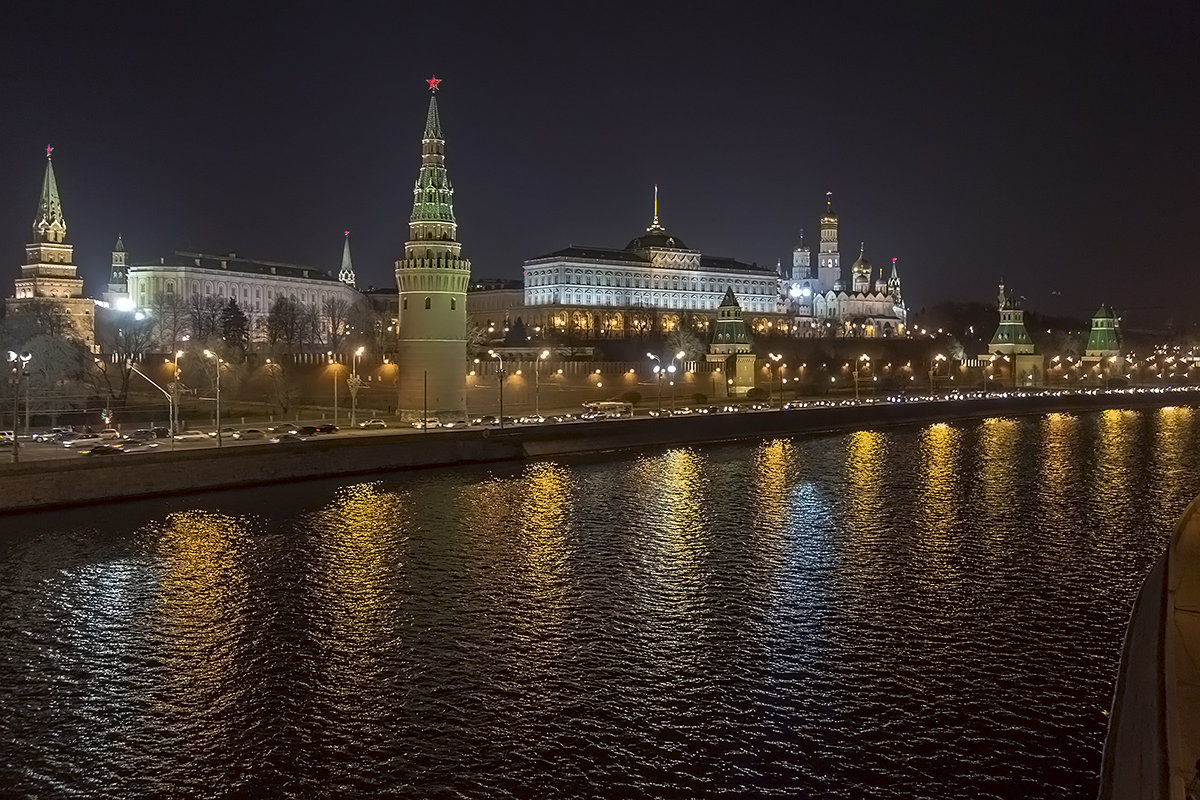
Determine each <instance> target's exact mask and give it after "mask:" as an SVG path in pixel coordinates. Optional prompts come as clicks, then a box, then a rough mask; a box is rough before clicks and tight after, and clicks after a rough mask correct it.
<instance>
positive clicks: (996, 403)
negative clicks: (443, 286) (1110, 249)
mask: <svg viewBox="0 0 1200 800" xmlns="http://www.w3.org/2000/svg"><path fill="white" fill-rule="evenodd" d="M1169 405H1187V406H1197V405H1200V390H1197V391H1182V392H1164V393H1139V394H1097V395H1063V396H1053V395H1048V396H1036V395H1034V396H1017V397H1007V398H979V399H975V398H973V399H970V400H949V401H936V402H910V403H879V404H868V405H851V406H815V407H808V408H803V409H798V410H792V411H768V412H751V413H730V414H696V415H691V416H683V417H659V418H648V419H622V420H604V421H598V422H572V423H562V424H558V425H536V426H521V427H516V428H506V429H504V430H500V429H497V428H487V429H483V430H480V429H466V430H457V429H456V430H439V431H430V432H427V433H416V432H403V433H401V432H397V433H395V434H386V435H378V436H370V437H331V438H328V439H321V438H316V439H312V440H309V441H307V442H302V443H293V444H288V443H284V444H277V445H264V446H255V447H231V448H226V449H212V450H190V451H186V452H176V453H171V452H154V453H142V454H137V455H136V456H117V457H113V458H111V459H105V460H90V459H89V460H80V461H78V462H65V463H64V462H62V461H42V462H30V463H26V464H19V465H16V464H14V465H0V512H9V511H24V510H30V509H39V508H61V507H64V506H71V505H81V504H87V503H99V502H107V501H113V500H128V499H138V498H146V497H156V496H163V495H172V494H185V493H191V492H200V491H207V490H212V489H229V488H242V487H247V486H261V485H267V484H277V483H287V482H291V481H297V480H308V479H316V478H329V477H337V476H342V475H346V476H351V475H369V474H375V473H383V472H392V471H398V470H409V469H423V468H429V467H447V466H454V465H458V464H485V463H489V462H503V461H521V460H526V459H536V458H552V457H555V456H568V455H590V454H598V453H607V452H620V451H638V450H648V449H654V448H659V447H670V446H679V445H692V444H702V443H707V442H713V443H715V442H730V441H742V440H752V439H762V438H768V437H775V436H794V435H804V434H814V433H827V432H837V431H845V430H855V429H858V428H869V427H880V426H894V425H910V424H922V423H930V422H939V421H947V422H949V421H954V420H965V419H979V418H984V417H994V416H1015V415H1028V414H1042V413H1048V412H1072V411H1096V410H1102V409H1150V408H1160V407H1163V406H1169Z"/></svg>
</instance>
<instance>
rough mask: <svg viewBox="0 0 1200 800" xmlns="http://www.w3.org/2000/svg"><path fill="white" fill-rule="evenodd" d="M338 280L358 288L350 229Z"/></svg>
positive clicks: (343, 249)
mask: <svg viewBox="0 0 1200 800" xmlns="http://www.w3.org/2000/svg"><path fill="white" fill-rule="evenodd" d="M338 280H339V281H341V282H342V283H344V284H346V285H347V286H349V287H350V288H351V289H353V288H356V287H355V285H354V284H355V277H354V261H352V260H351V258H350V231H346V243H345V244H344V245H342V268H341V269H339V270H338Z"/></svg>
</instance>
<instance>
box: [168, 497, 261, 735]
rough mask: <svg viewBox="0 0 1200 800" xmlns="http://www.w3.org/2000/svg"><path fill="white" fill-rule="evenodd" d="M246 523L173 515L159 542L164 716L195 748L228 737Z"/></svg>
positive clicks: (242, 606) (242, 611)
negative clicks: (165, 683) (164, 683)
mask: <svg viewBox="0 0 1200 800" xmlns="http://www.w3.org/2000/svg"><path fill="white" fill-rule="evenodd" d="M245 533H246V532H245V529H244V527H243V522H242V521H241V520H239V519H237V518H234V517H229V516H225V515H222V514H217V513H212V512H207V511H186V512H181V513H177V514H171V515H170V516H168V517H167V519H166V520H165V521H164V523H163V527H162V530H161V531H160V532H159V536H158V563H159V565H160V567H161V570H162V571H161V575H160V579H159V585H158V592H157V594H156V596H155V600H156V608H155V615H156V616H157V617H158V618H159V619H157V620H156V621H155V623H154V625H153V629H154V630H155V631H156V632H157V633H158V636H159V641H160V645H161V648H162V653H161V657H162V660H163V662H164V664H165V667H166V669H165V671H164V672H165V680H166V682H167V684H168V685H167V686H166V687H164V688H165V693H160V692H155V693H154V697H155V698H156V699H157V700H158V701H159V703H160V711H162V712H164V713H165V715H166V716H167V717H168V718H170V719H169V721H168V725H173V726H178V727H180V728H181V729H182V731H183V735H185V736H186V737H187V739H188V740H189V741H196V742H197V744H198V746H199V745H200V744H201V743H208V744H210V745H211V743H212V742H220V741H225V740H227V739H228V738H229V737H230V734H231V733H232V731H231V730H230V727H229V726H230V724H231V722H232V721H233V720H234V719H236V718H237V714H236V713H235V712H234V710H233V706H234V704H235V694H236V692H237V690H238V689H239V688H241V687H238V686H236V685H235V677H236V676H235V670H236V668H235V664H236V660H237V656H238V652H237V649H238V642H239V638H240V634H241V633H242V631H243V628H244V619H245V615H246V590H247V581H246V573H245V569H244V564H243V561H244V553H242V552H241V550H242V547H243V538H244V536H245Z"/></svg>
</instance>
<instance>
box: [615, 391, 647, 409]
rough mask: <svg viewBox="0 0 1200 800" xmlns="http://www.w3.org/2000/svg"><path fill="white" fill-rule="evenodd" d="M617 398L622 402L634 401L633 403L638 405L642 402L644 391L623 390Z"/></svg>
mask: <svg viewBox="0 0 1200 800" xmlns="http://www.w3.org/2000/svg"><path fill="white" fill-rule="evenodd" d="M617 399H618V400H620V401H621V402H622V403H632V404H633V405H635V406H636V405H637V404H638V403H640V402H642V393H641V392H623V393H622V394H621V396H620V397H618V398H617Z"/></svg>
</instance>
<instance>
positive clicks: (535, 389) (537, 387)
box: [533, 350, 550, 417]
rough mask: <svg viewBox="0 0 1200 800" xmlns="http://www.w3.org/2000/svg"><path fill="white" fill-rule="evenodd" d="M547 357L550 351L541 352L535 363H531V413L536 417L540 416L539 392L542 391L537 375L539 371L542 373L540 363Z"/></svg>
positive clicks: (538, 375)
mask: <svg viewBox="0 0 1200 800" xmlns="http://www.w3.org/2000/svg"><path fill="white" fill-rule="evenodd" d="M549 357H550V351H549V350H543V351H542V352H541V353H540V354H539V355H538V357H537V361H534V362H533V413H534V416H538V417H540V416H541V415H542V408H541V399H540V397H539V395H540V394H541V390H542V388H541V380H542V379H541V376H540V374H539V373H541V371H542V362H543V361H545V360H546V359H547V358H549Z"/></svg>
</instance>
